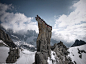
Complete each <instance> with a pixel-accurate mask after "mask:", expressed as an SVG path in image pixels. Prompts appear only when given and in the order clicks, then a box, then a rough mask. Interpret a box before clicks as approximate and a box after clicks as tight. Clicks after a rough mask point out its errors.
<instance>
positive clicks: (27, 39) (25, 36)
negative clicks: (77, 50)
mask: <svg viewBox="0 0 86 64" xmlns="http://www.w3.org/2000/svg"><path fill="white" fill-rule="evenodd" d="M0 29H2V30H3V31H5V32H6V33H7V34H8V35H9V36H10V38H11V39H12V41H13V42H14V43H15V44H16V45H18V46H20V45H23V44H25V43H26V44H30V45H33V46H34V47H36V40H37V37H38V34H37V33H36V31H34V30H27V32H23V33H21V32H15V33H14V32H13V30H12V29H7V30H6V29H4V28H3V27H2V26H0ZM55 43H58V41H56V40H54V39H51V45H54V44H55Z"/></svg>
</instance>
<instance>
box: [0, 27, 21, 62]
mask: <svg viewBox="0 0 86 64" xmlns="http://www.w3.org/2000/svg"><path fill="white" fill-rule="evenodd" d="M0 40H2V41H3V42H4V43H5V44H7V45H8V46H9V48H10V50H9V52H8V57H7V59H6V63H15V62H16V61H17V59H18V58H19V57H20V55H19V54H20V52H19V48H18V47H17V46H16V45H15V44H14V42H13V41H12V40H11V38H10V37H9V35H8V34H6V33H5V32H4V31H3V30H1V29H0Z"/></svg>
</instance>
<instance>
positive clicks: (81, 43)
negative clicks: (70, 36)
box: [71, 39, 86, 47]
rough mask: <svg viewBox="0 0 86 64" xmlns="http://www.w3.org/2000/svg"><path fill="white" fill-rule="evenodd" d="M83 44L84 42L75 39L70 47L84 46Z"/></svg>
mask: <svg viewBox="0 0 86 64" xmlns="http://www.w3.org/2000/svg"><path fill="white" fill-rule="evenodd" d="M84 44H86V42H84V41H82V40H78V39H76V40H75V42H74V44H73V45H72V46H71V47H74V46H80V45H84Z"/></svg>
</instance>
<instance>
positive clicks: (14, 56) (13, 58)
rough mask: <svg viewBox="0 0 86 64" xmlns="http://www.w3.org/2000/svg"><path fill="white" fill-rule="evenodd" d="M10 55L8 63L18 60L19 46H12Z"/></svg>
mask: <svg viewBox="0 0 86 64" xmlns="http://www.w3.org/2000/svg"><path fill="white" fill-rule="evenodd" d="M8 54H9V56H8V57H7V59H6V63H15V62H16V61H17V59H18V58H19V57H20V56H19V48H17V49H16V48H14V49H13V48H10V51H9V53H8Z"/></svg>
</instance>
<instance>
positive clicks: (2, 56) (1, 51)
mask: <svg viewBox="0 0 86 64" xmlns="http://www.w3.org/2000/svg"><path fill="white" fill-rule="evenodd" d="M8 52H9V48H8V47H5V46H1V47H0V64H3V63H6V58H7V57H8ZM34 62H35V52H31V51H29V50H26V49H23V51H21V50H20V58H19V59H17V61H16V62H15V63H13V64H32V63H34Z"/></svg>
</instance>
